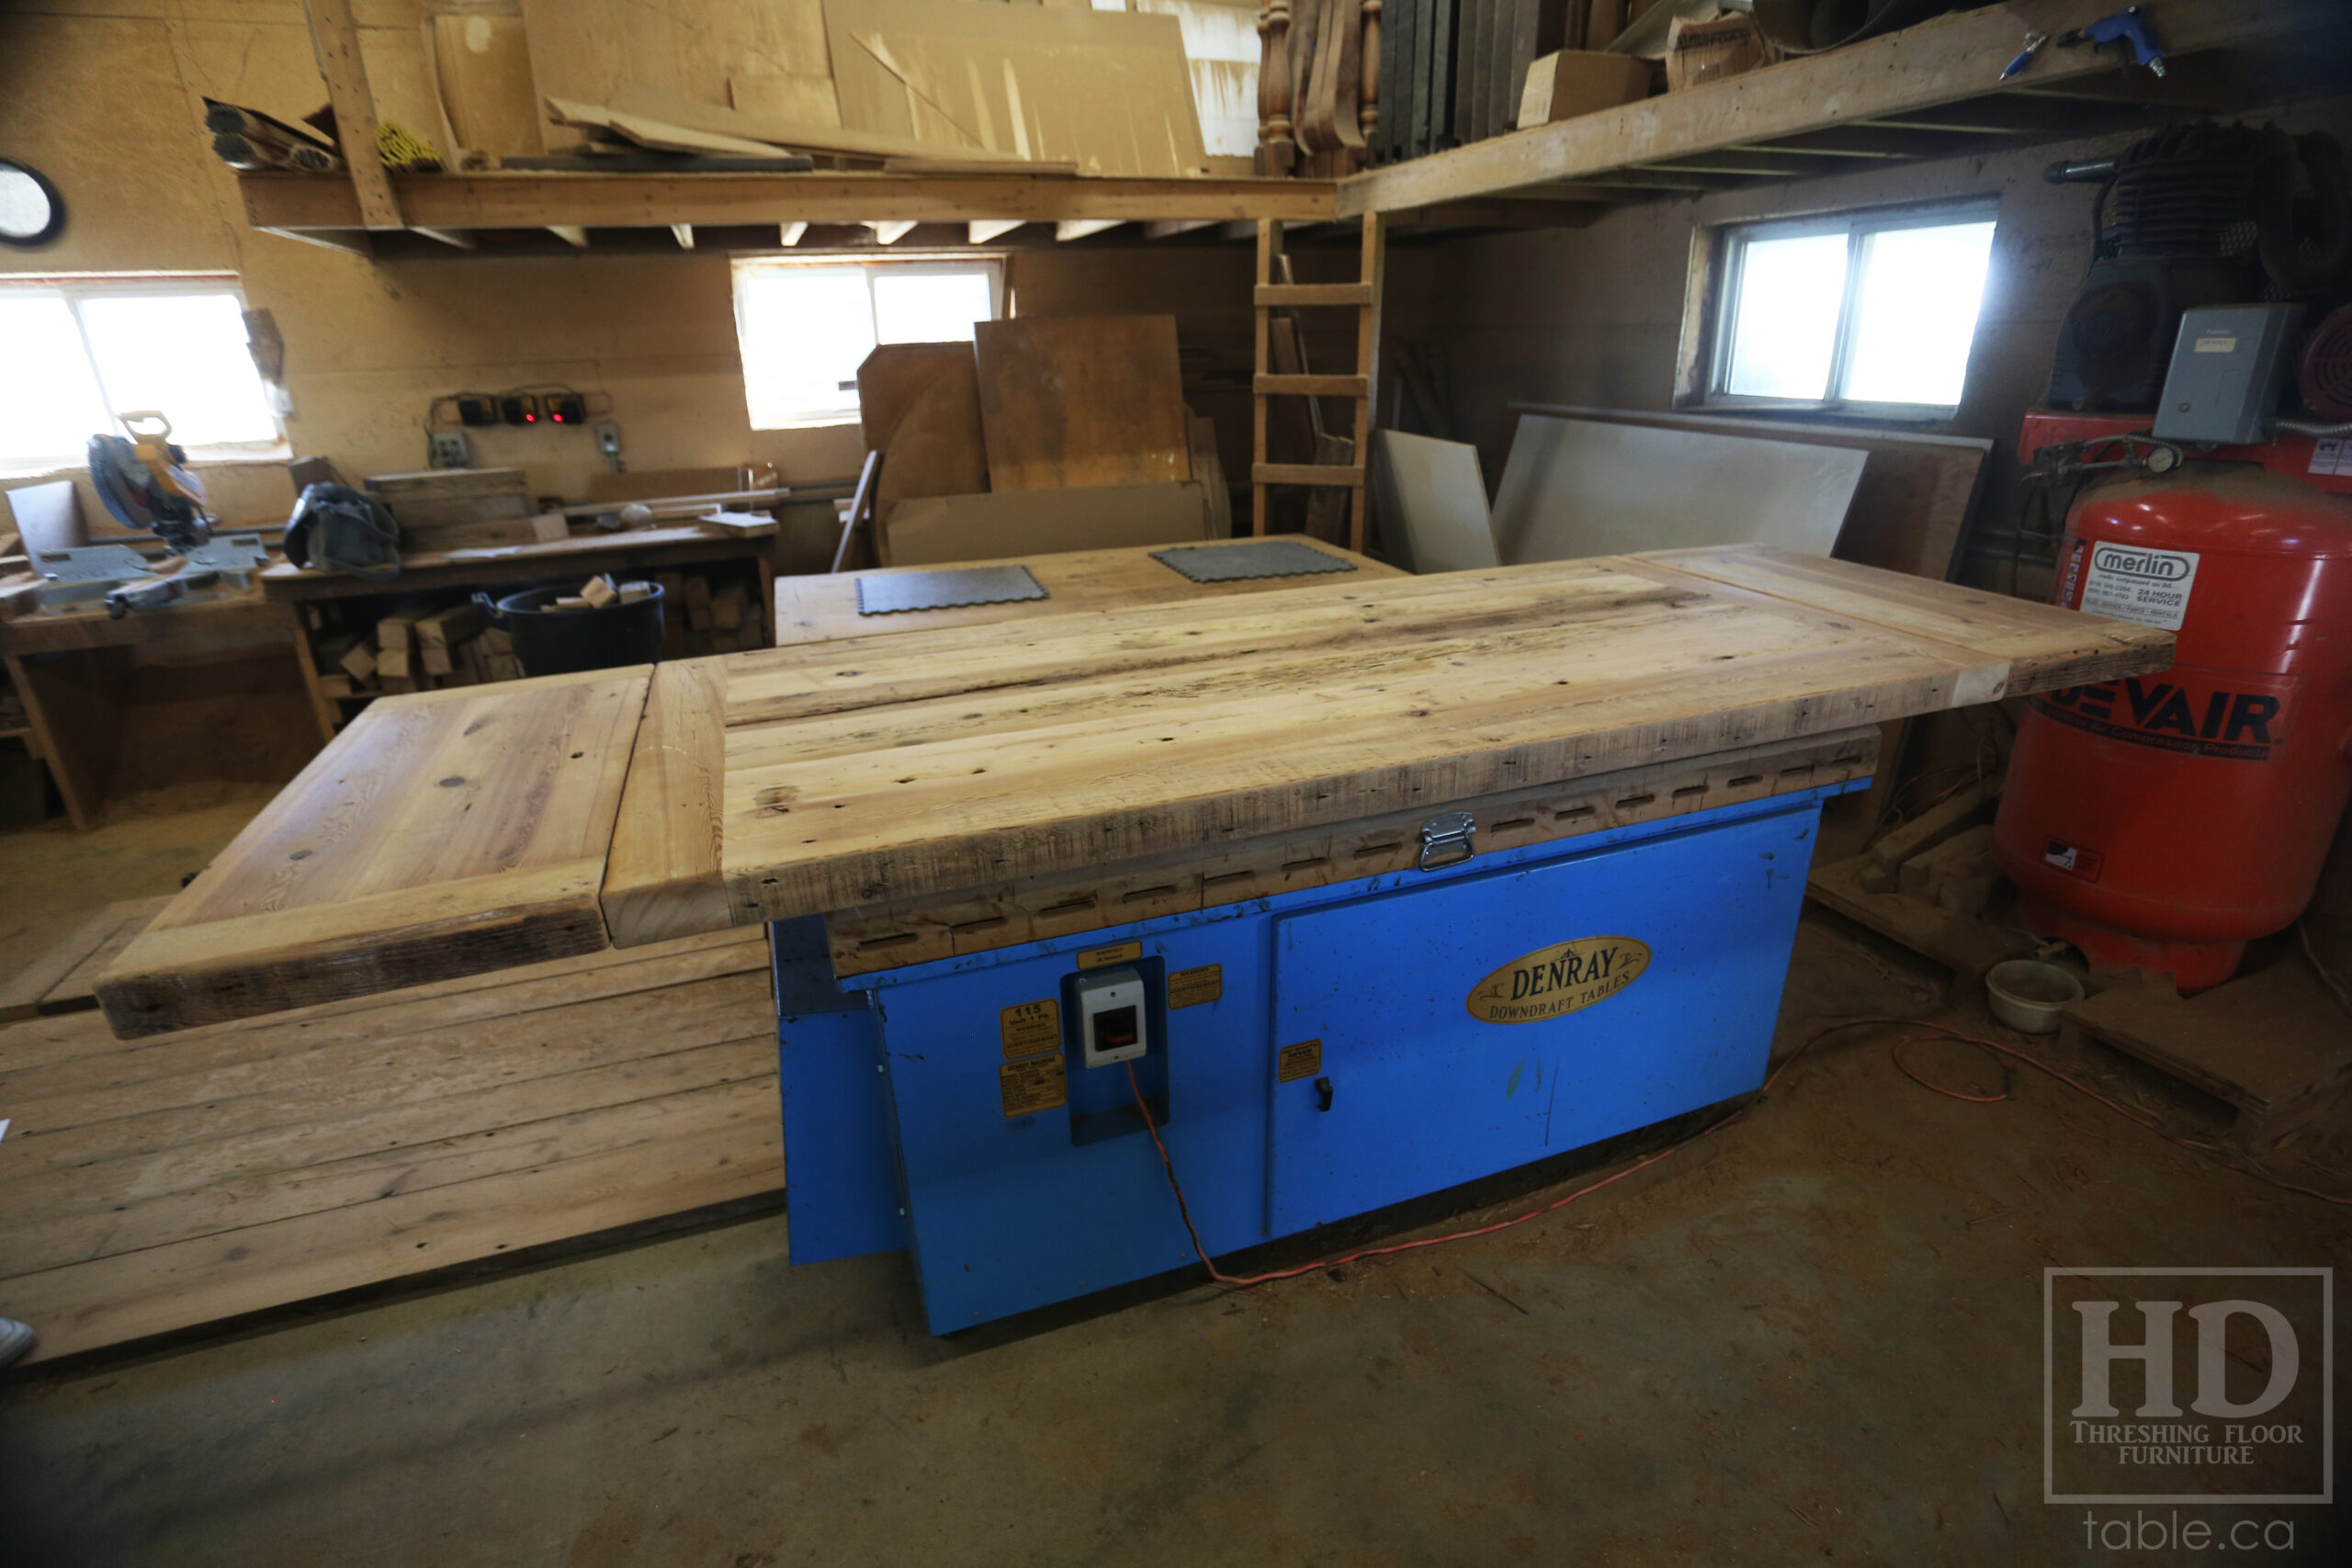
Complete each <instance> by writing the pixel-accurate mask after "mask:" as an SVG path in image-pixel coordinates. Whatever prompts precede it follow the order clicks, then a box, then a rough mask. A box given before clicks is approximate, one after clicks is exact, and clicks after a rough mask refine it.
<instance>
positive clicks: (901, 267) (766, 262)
mask: <svg viewBox="0 0 2352 1568" xmlns="http://www.w3.org/2000/svg"><path fill="white" fill-rule="evenodd" d="M1007 259H1008V258H1007V254H1006V253H1005V252H1003V251H919V252H915V253H912V254H907V255H895V256H876V255H870V254H865V253H863V252H841V251H832V252H819V253H815V254H802V253H794V252H775V251H757V252H745V253H740V254H736V255H733V256H730V257H729V265H728V291H729V307H730V309H731V310H732V312H733V315H734V318H735V344H736V347H737V349H738V351H739V353H740V352H741V351H742V350H743V349H744V347H745V344H744V335H743V281H744V279H745V278H746V277H747V276H759V275H762V274H777V273H782V274H796V273H797V274H801V275H804V276H816V275H822V274H828V273H831V274H845V273H855V274H856V275H857V276H858V277H859V278H860V280H861V281H863V282H864V283H865V309H866V312H867V316H868V319H869V320H870V321H873V324H874V328H875V333H874V338H875V342H876V344H877V345H878V344H880V343H881V341H882V333H881V323H880V321H878V320H877V319H875V310H876V306H875V302H874V281H875V279H876V277H877V276H881V275H882V274H885V273H889V274H895V275H896V276H901V277H920V276H934V277H936V276H952V275H956V274H962V273H969V272H973V271H976V270H977V271H979V272H981V273H982V274H984V276H986V277H987V278H988V284H989V320H990V321H1003V320H1004V319H1005V316H1006V310H1005V303H1006V286H1005V274H1006V272H1007V270H1008V267H1007ZM843 395H844V396H846V397H848V398H849V400H850V403H849V406H848V408H847V409H845V410H843V409H833V410H827V411H824V412H822V413H813V412H812V416H811V417H809V418H805V419H795V420H792V421H790V422H789V423H784V424H762V423H759V411H757V410H755V409H753V408H752V388H751V378H749V377H748V376H747V377H745V378H744V382H743V412H744V417H745V418H746V419H747V420H749V421H750V423H751V426H752V429H753V430H832V429H838V428H840V427H841V426H842V425H845V424H855V423H858V419H859V415H860V409H859V406H858V402H857V394H856V393H855V392H854V391H851V392H848V393H845V394H843Z"/></svg>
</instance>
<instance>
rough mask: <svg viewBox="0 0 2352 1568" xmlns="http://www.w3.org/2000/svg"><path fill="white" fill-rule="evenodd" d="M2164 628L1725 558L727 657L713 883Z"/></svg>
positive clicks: (1308, 788)
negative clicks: (805, 653)
mask: <svg viewBox="0 0 2352 1568" xmlns="http://www.w3.org/2000/svg"><path fill="white" fill-rule="evenodd" d="M2171 643H2172V639H2171V637H2169V636H2168V635H2167V634H2165V633H2163V632H2161V631H2156V630H2153V629H2151V628H2148V627H2144V626H2133V625H2129V624H2125V623H2120V622H2114V621H2109V620H2105V619H2102V618H2099V617H2096V616H2085V615H2079V614H2077V613H2075V612H2072V611H2066V610H2058V609H2053V608H2052V607H2050V606H2047V605H2037V604H2025V603H2022V602H2018V601H2013V600H2005V599H2001V598H2000V597H1999V596H1997V595H1992V594H1986V593H1982V592H1976V591H1973V590H1969V589H1962V588H1956V587H1952V586H1951V585H1948V584H1943V583H1933V582H1926V581H1919V580H1917V579H1913V578H1908V577H1904V576H1901V575H1898V574H1895V573H1890V572H1885V571H1880V570H1873V569H1871V568H1866V567H1854V566H1849V565H1847V564H1846V563H1842V562H1837V561H1826V560H1819V559H1815V558H1802V557H1796V556H1793V555H1790V554H1787V553H1784V552H1780V551H1775V550H1770V549H1766V548H1762V547H1743V548H1735V549H1727V550H1713V551H1694V552H1663V553H1660V554H1657V555H1650V556H1632V557H1614V558H1598V559H1590V560H1581V561H1565V562H1552V563H1544V564H1540V565H1531V566H1524V567H1514V568H1505V569H1501V570H1495V571H1480V572H1456V573H1450V574H1444V575H1441V576H1435V577H1426V578H1416V579H1410V580H1404V581H1373V582H1365V581H1355V580H1349V581H1309V582H1308V583H1307V584H1306V585H1304V586H1295V587H1291V588H1288V589H1284V590H1281V591H1278V592H1268V593H1263V594H1259V595H1255V596H1252V597H1249V598H1242V599H1225V600H1218V601H1214V602H1206V603H1197V604H1178V605H1160V606H1154V607H1146V608H1137V609H1133V610H1129V611H1126V612H1124V613H1121V614H1119V615H1116V616H1114V617H1111V618H1110V619H1108V620H1107V621H1105V620H1103V619H1099V618H1096V617H1084V616H1054V617H1047V618H1044V619H1040V620H1037V621H1035V622H1031V623H1027V624H1023V625H1022V626H1018V627H1005V628H1000V629H999V630H998V631H997V633H996V634H995V635H993V636H990V637H986V638H975V637H971V636H970V635H968V634H967V633H963V632H960V631H956V630H946V631H929V632H910V633H907V634H904V635H900V636H894V637H875V638H865V639H858V638H852V639H846V640H842V641H838V642H834V643H830V644H828V645H826V648H825V652H826V655H827V658H826V660H825V661H823V662H822V663H811V662H810V661H809V660H807V659H806V658H803V657H797V656H793V655H790V654H788V653H786V651H784V650H777V651H774V652H765V653H754V654H747V655H742V656H740V657H738V658H736V659H734V660H729V662H728V664H727V671H728V691H727V732H726V759H725V764H724V785H723V794H722V799H721V804H720V812H721V829H720V833H719V842H720V844H721V853H720V859H721V865H720V875H721V877H722V879H723V881H724V882H725V884H726V887H727V894H728V897H729V901H730V903H731V904H732V906H733V908H734V910H735V918H736V919H739V920H752V919H780V918H784V917H787V916H792V915H801V914H809V913H821V912H826V911H830V910H833V909H839V908H851V907H855V906H862V905H871V904H875V903H880V902H886V901H888V900H890V899H894V898H899V897H909V896H913V895H918V894H924V893H936V892H944V891H946V890H950V889H954V888H959V887H967V886H977V885H980V884H983V883H989V882H1001V881H1003V880H1005V879H1008V878H1015V877H1021V876H1029V875H1039V874H1059V873H1065V872H1069V871H1072V870H1077V869H1080V868H1083V867H1085V866H1088V865H1092V864H1099V863H1104V862H1110V861H1119V860H1126V859H1133V858H1140V857H1145V856H1149V855H1154V854H1161V853H1169V852H1182V850H1184V849H1185V848H1187V847H1188V846H1207V845H1223V844H1228V843H1232V842H1235V841H1238V840H1246V839H1250V838H1256V837H1261V836H1265V835H1269V834H1273V833H1280V832H1284V831H1289V830H1293V829H1301V828H1307V827H1313V826H1317V825H1321V824H1327V823H1333V822H1344V821H1349V820H1353V819H1355V818H1363V817H1369V816H1373V815H1376V814H1378V813H1381V812H1383V811H1387V810H1393V809H1396V808H1397V807H1399V806H1400V805H1410V804H1417V803H1420V802H1428V803H1430V805H1431V806H1432V807H1434V806H1436V805H1439V804H1442V803H1443V802H1446V801H1450V800H1458V799H1464V798H1467V797H1470V796H1474V795H1489V794H1496V793H1499V792H1502V791H1506V790H1509V789H1511V788H1515V787H1518V786H1521V785H1523V784H1534V783H1541V782H1544V781H1548V780H1556V779H1566V778H1573V777H1577V776H1580V775H1582V774H1585V773H1598V772H1606V771H1610V770H1612V769H1617V768H1623V767H1628V766H1634V765H1637V764H1641V763H1647V762H1655V761H1668V760H1671V759H1673V758H1677V757H1691V756H1701V755H1705V754H1708V753H1711V752H1714V751H1720V750H1728V749H1730V748H1732V747H1736V746H1744V745H1753V744H1757V743H1759V742H1763V741H1770V740H1781V739H1797V738H1800V737H1804V736H1808V735H1815V734H1820V733H1824V732H1826V731H1828V730H1831V729H1838V728H1848V727H1850V726H1853V725H1857V724H1863V723H1876V722H1884V721H1887V720H1892V719H1896V718H1901V717H1905V716H1909V715H1912V714H1917V713H1924V712H1930V711H1934V710H1938V709H1941V708H1947V707H1953V706H1960V705H1966V704H1970V703H1978V702H1988V701H1992V700H1994V699H1996V698H1998V697H2001V696H2004V695H2007V694H2015V693H2023V692H2028V691H2040V690H2045V689H2048V688H2050V687H2053V686H2063V685H2068V684H2075V683H2078V682H2082V681H2085V680H2094V679H2104V678H2108V677H2110V676H2118V675H2121V674H2124V673H2129V672H2132V671H2142V670H2150V669H2161V668H2163V667H2164V665H2165V663H2166V662H2167V661H2168V660H2169V659H2170V655H2171Z"/></svg>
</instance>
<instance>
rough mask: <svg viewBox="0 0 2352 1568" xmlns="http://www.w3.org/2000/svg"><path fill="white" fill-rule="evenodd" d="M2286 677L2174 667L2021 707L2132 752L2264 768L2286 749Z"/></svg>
mask: <svg viewBox="0 0 2352 1568" xmlns="http://www.w3.org/2000/svg"><path fill="white" fill-rule="evenodd" d="M2294 694H2295V677H2293V676H2292V675H2248V674H2243V673H2241V672H2239V671H2234V670H2198V669H2192V668H2189V667H2188V666H2185V665H2184V666H2177V667H2176V668H2174V669H2171V670H2167V671H2165V672H2164V673H2163V674H2161V675H2135V676H2133V677H2131V679H2130V680H2126V681H2117V682H2109V683H2108V684H2105V685H2098V686H2072V687H2069V688H2067V689H2066V690H2064V691H2063V692H2045V693H2043V694H2041V695H2039V696H2035V697H2030V698H2029V699H2027V700H2028V701H2029V702H2030V703H2031V705H2033V707H2034V708H2035V710H2036V711H2038V712H2040V713H2041V715H2042V716H2044V717H2045V718H2048V719H2050V720H2052V722H2053V723H2057V724H2063V725H2065V726H2066V727H2067V728H2071V729H2081V730H2087V731H2088V732H2090V733H2091V734H2093V735H2104V736H2106V737H2108V738H2109V739H2115V740H2123V741H2128V742H2130V743H2131V744H2132V745H2134V746H2152V747H2154V748H2155V749H2156V750H2160V751H2181V752H2186V753H2188V754H2189V755H2191V756H2198V757H2221V758H2226V759H2228V760H2230V761H2239V762H2267V761H2270V760H2271V758H2272V757H2273V756H2274V755H2276V754H2277V751H2278V748H2279V747H2281V746H2283V745H2285V744H2286V741H2287V721H2288V718H2289V716H2290V709H2291V708H2292V707H2293V705H2294Z"/></svg>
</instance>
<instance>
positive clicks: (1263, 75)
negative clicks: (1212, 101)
mask: <svg viewBox="0 0 2352 1568" xmlns="http://www.w3.org/2000/svg"><path fill="white" fill-rule="evenodd" d="M1307 3H1308V4H1309V5H1312V4H1314V3H1315V0H1307ZM1258 40H1259V46H1260V48H1259V57H1258V155H1257V159H1256V165H1257V172H1258V173H1259V174H1261V175H1287V174H1289V173H1290V167H1291V163H1292V161H1293V159H1295V157H1296V156H1297V151H1298V143H1297V141H1296V140H1295V137H1294V135H1293V133H1292V130H1291V74H1290V0H1266V5H1265V9H1263V10H1261V11H1260V12H1259V13H1258ZM1261 232H1262V226H1261ZM1260 243H1261V246H1262V244H1263V241H1262V240H1261V242H1260Z"/></svg>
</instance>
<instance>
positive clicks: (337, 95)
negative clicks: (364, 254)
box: [302, 0, 404, 229]
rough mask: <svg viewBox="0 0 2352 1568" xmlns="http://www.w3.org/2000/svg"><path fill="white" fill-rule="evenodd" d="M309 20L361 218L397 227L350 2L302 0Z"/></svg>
mask: <svg viewBox="0 0 2352 1568" xmlns="http://www.w3.org/2000/svg"><path fill="white" fill-rule="evenodd" d="M302 9H303V11H304V12H305V13H306V14H307V15H308V16H309V17H310V21H311V52H312V53H313V54H315V55H316V56H317V57H318V62H319V74H320V75H322V76H323V77H325V78H326V80H327V102H328V103H330V104H332V105H334V129H335V139H336V140H337V141H340V142H342V143H343V161H344V163H345V164H347V165H349V166H350V169H351V188H352V190H353V192H354V193H355V194H356V195H357V197H359V219H360V221H361V222H362V223H364V224H366V225H367V226H368V228H370V229H399V228H402V227H404V225H403V224H402V223H401V204H400V201H399V198H397V197H394V196H393V195H392V182H391V180H390V177H389V176H387V175H385V173H384V160H383V158H382V156H381V155H380V154H379V153H378V152H377V151H376V99H375V96H374V95H373V94H371V93H369V92H368V67H367V65H366V64H365V63H364V62H361V60H360V58H359V23H358V22H357V20H356V19H355V18H354V17H353V16H352V14H351V0H302Z"/></svg>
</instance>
